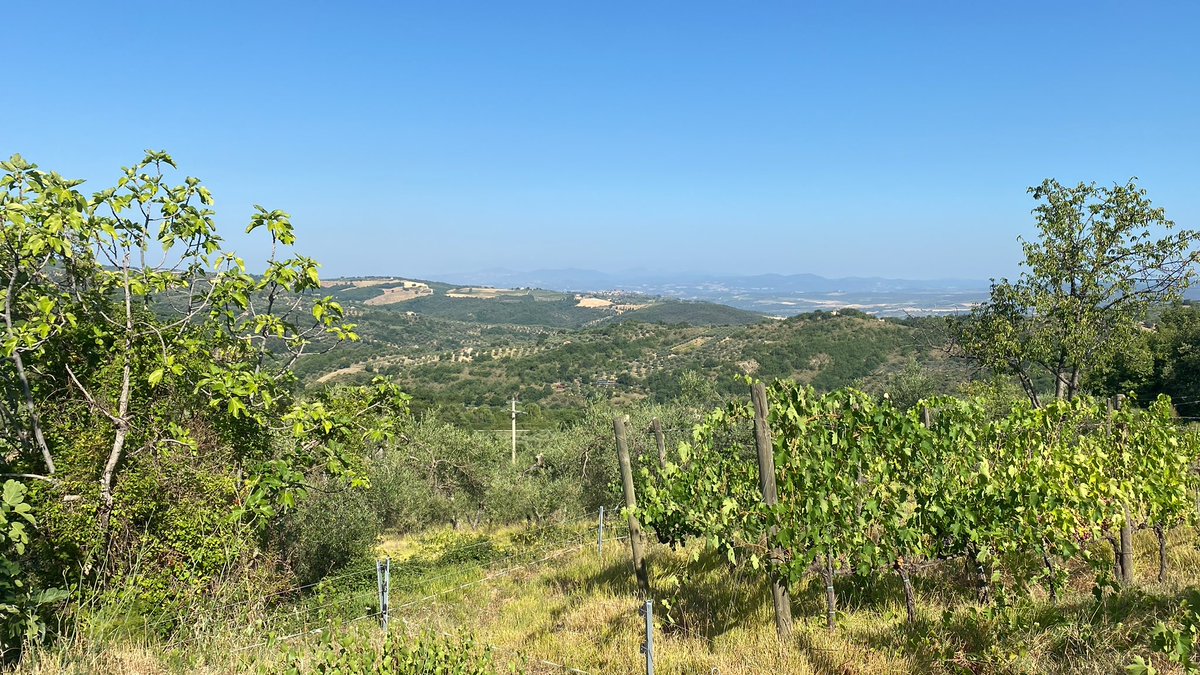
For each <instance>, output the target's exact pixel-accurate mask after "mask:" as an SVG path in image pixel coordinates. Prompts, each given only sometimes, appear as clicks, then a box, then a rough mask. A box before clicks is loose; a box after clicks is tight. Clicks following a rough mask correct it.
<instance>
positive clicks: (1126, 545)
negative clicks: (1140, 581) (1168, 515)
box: [1121, 506, 1134, 586]
mask: <svg viewBox="0 0 1200 675" xmlns="http://www.w3.org/2000/svg"><path fill="white" fill-rule="evenodd" d="M1121 508H1122V510H1124V512H1125V521H1124V522H1123V523H1121V583H1123V584H1125V585H1126V586H1132V585H1133V564H1134V563H1133V524H1132V523H1130V522H1129V508H1128V507H1125V506H1122V507H1121Z"/></svg>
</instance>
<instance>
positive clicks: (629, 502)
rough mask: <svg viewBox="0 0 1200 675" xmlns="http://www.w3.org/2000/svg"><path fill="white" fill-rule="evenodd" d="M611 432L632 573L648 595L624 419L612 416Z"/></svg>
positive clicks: (647, 581)
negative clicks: (626, 511) (626, 519)
mask: <svg viewBox="0 0 1200 675" xmlns="http://www.w3.org/2000/svg"><path fill="white" fill-rule="evenodd" d="M613 433H614V434H616V437H617V459H618V460H620V462H621V487H622V488H623V489H624V491H625V506H626V508H628V509H629V546H630V548H631V549H633V573H634V575H635V576H637V581H638V587H639V588H640V589H641V591H642V596H643V597H650V575H649V574H648V573H647V571H646V558H645V551H644V549H643V544H642V526H641V524H640V523H638V520H637V518H636V517H634V515H633V510H634V509H635V508H636V507H637V495H636V494H634V490H633V467H632V466H631V465H630V463H629V445H628V444H627V443H626V441H625V420H624V419H622V418H621V417H620V416H618V417H614V418H613Z"/></svg>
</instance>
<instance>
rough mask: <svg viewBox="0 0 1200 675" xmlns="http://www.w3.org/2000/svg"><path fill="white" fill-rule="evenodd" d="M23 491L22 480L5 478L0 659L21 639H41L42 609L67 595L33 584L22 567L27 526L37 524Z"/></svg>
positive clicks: (0, 515)
mask: <svg viewBox="0 0 1200 675" xmlns="http://www.w3.org/2000/svg"><path fill="white" fill-rule="evenodd" d="M25 494H26V489H25V486H24V485H22V484H21V483H18V482H17V481H15V480H7V481H5V482H4V492H3V495H2V501H0V660H7V659H8V657H9V656H11V655H12V654H14V653H16V652H17V651H18V650H20V648H21V646H22V643H25V642H35V641H37V640H40V639H41V637H42V635H43V634H44V632H45V629H46V624H45V622H44V620H43V618H42V612H43V609H44V608H45V606H47V605H50V604H53V603H55V602H58V601H59V600H62V599H64V598H65V597H66V595H67V594H66V592H65V591H62V590H61V589H57V588H45V589H38V588H35V582H34V577H33V575H32V574H30V572H29V570H26V569H24V568H23V567H22V564H21V562H20V557H21V556H22V555H24V553H25V548H26V546H28V545H29V528H32V527H34V526H36V525H37V521H36V520H34V517H33V513H32V509H31V508H30V506H29V504H28V503H26V501H25Z"/></svg>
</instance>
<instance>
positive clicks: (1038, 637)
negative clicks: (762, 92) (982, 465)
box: [22, 525, 1200, 675]
mask: <svg viewBox="0 0 1200 675" xmlns="http://www.w3.org/2000/svg"><path fill="white" fill-rule="evenodd" d="M587 528H588V526H586V525H583V526H580V528H579V529H578V530H577V531H576V532H575V533H574V534H570V533H561V532H560V533H558V534H556V537H557V538H556V539H554V540H552V541H542V542H539V543H537V544H535V545H533V548H531V549H529V548H528V547H530V544H529V543H528V542H527V541H525V540H524V536H523V535H522V533H521V531H520V530H517V529H509V530H504V531H500V532H491V533H465V534H464V533H456V534H447V533H445V532H444V531H443V532H441V533H432V534H426V535H423V536H420V537H417V536H413V537H388V538H387V539H386V540H385V541H384V542H383V544H382V546H381V555H386V556H389V557H391V558H392V560H393V561H395V562H396V563H397V564H398V563H399V562H400V561H403V560H411V559H413V558H414V557H422V556H423V557H424V559H432V558H430V557H429V554H430V552H431V551H432V552H435V553H438V552H441V551H444V550H446V549H447V548H452V547H454V546H455V543H454V542H455V538H456V537H458V538H460V539H461V538H462V537H471V536H475V537H478V536H480V535H484V534H486V536H487V537H488V538H489V542H490V543H489V546H490V547H491V550H492V553H491V554H490V555H491V558H489V559H487V560H484V561H478V560H466V561H457V562H453V563H445V565H444V566H442V567H438V568H431V569H429V570H427V572H426V574H427V577H426V578H428V579H429V580H430V581H429V582H428V583H427V582H426V581H425V580H423V579H425V578H422V579H415V580H414V579H413V578H409V577H405V578H404V580H403V581H394V582H393V584H394V585H393V588H392V607H393V608H394V609H393V617H394V618H393V627H394V630H402V631H407V632H410V633H412V634H414V635H415V634H418V633H421V632H423V631H427V630H434V631H444V632H448V633H457V632H460V631H462V630H468V631H471V632H472V633H474V635H475V636H476V637H477V638H478V639H479V640H480V641H482V642H486V643H489V644H491V645H493V646H494V648H495V649H496V653H497V654H498V656H500V657H501V660H502V661H507V660H509V659H512V660H517V661H519V662H522V663H524V664H525V666H526V668H527V669H528V671H529V672H532V673H559V672H564V671H563V669H562V668H561V667H560V666H568V667H572V668H576V669H579V670H581V671H584V672H588V673H638V672H642V670H643V667H644V665H643V664H644V656H643V655H642V654H641V653H640V651H639V647H640V645H641V643H642V638H643V630H644V627H643V623H642V619H641V618H640V616H639V614H638V608H639V607H640V605H641V600H640V598H639V594H638V592H637V588H636V586H635V585H634V581H633V575H632V570H631V565H630V561H629V552H628V548H627V547H626V546H625V545H624V544H625V542H619V541H614V542H611V543H606V546H605V555H604V557H603V559H601V558H600V557H599V556H598V555H597V553H596V551H595V546H594V543H591V542H590V531H589V530H588V529H587ZM1197 541H1198V539H1197V534H1196V533H1195V532H1194V531H1192V530H1191V529H1190V528H1180V529H1178V530H1176V531H1175V532H1173V533H1172V536H1171V541H1170V549H1169V553H1170V560H1171V568H1170V573H1169V575H1168V578H1167V580H1166V582H1165V583H1159V582H1157V581H1156V580H1155V579H1154V577H1155V575H1156V572H1157V566H1158V563H1157V547H1156V544H1155V540H1154V538H1153V536H1152V535H1151V534H1150V533H1139V538H1138V560H1137V571H1138V585H1137V587H1136V588H1134V589H1130V590H1127V591H1123V592H1121V593H1118V594H1111V593H1110V594H1108V595H1107V597H1106V598H1105V599H1104V600H1103V601H1100V602H1097V601H1096V600H1095V598H1094V597H1093V595H1092V578H1091V576H1090V574H1089V573H1087V572H1086V571H1083V570H1081V571H1080V572H1079V573H1078V574H1076V575H1075V576H1074V577H1073V580H1072V585H1071V588H1070V589H1068V590H1067V591H1066V592H1065V593H1064V594H1063V595H1064V597H1063V598H1062V599H1061V600H1060V602H1059V603H1058V604H1051V603H1049V601H1048V600H1046V598H1045V597H1044V596H1045V594H1044V593H1042V592H1041V591H1040V590H1039V589H1035V590H1034V593H1033V597H1032V598H1030V599H1027V600H1022V601H1019V602H1014V604H1012V605H1011V606H1009V607H1008V608H1007V609H1002V610H996V609H994V608H993V607H991V606H984V605H980V604H978V603H976V602H975V601H974V598H973V593H972V592H971V591H969V590H968V589H967V588H966V584H965V580H964V578H963V577H962V571H961V564H960V563H959V562H958V561H950V562H947V563H945V564H944V565H942V566H941V567H939V568H935V569H932V570H928V571H926V572H924V573H922V574H920V575H918V576H917V577H916V578H915V580H914V582H915V584H916V586H917V591H918V597H919V599H920V603H919V607H918V614H919V616H918V620H917V622H916V623H915V624H913V625H909V624H908V623H907V622H906V620H905V612H904V608H903V604H902V596H901V593H900V587H899V584H898V582H897V581H896V580H895V579H894V578H893V577H892V576H890V575H883V576H880V577H878V578H873V579H868V580H853V579H850V578H845V579H839V580H838V581H837V583H836V586H837V590H838V594H839V599H840V603H841V605H840V609H841V612H840V613H839V615H838V627H837V629H836V630H835V631H833V632H830V631H828V630H826V629H825V626H824V618H823V598H824V593H823V589H822V588H821V584H820V583H819V582H817V581H807V582H805V583H801V584H799V585H798V586H797V587H796V588H794V589H793V592H792V604H793V611H794V615H795V617H796V622H795V634H794V636H793V638H792V640H790V641H789V642H787V643H786V644H782V645H781V644H780V642H779V641H778V639H777V638H776V635H775V628H774V623H773V619H772V616H773V615H772V611H771V606H770V600H769V595H768V593H767V589H766V586H765V583H764V581H763V579H762V576H761V574H760V573H756V572H752V571H739V570H737V569H734V568H732V567H730V566H729V565H728V564H727V563H726V562H725V561H724V560H723V559H720V558H717V557H715V556H713V555H709V554H707V553H702V554H701V555H699V556H698V557H697V558H695V559H694V558H693V553H694V551H688V550H683V551H672V550H670V549H669V548H667V547H664V546H659V545H652V546H651V547H650V552H651V553H650V560H649V562H650V567H651V570H652V577H653V585H654V589H655V595H656V605H655V617H656V622H655V652H656V672H657V673H659V674H660V675H670V674H684V673H714V672H716V673H721V674H722V675H732V674H749V673H848V674H849V673H856V674H857V673H908V672H911V673H927V672H932V673H1010V672H1012V673H1054V672H1060V673H1116V672H1121V670H1122V668H1123V666H1124V665H1125V664H1126V663H1128V662H1130V661H1131V660H1132V658H1133V656H1134V655H1135V654H1140V655H1142V656H1150V649H1149V647H1148V646H1147V645H1148V642H1149V639H1150V634H1151V633H1152V632H1153V629H1154V625H1155V624H1156V623H1157V622H1158V621H1161V620H1165V619H1167V618H1168V617H1170V616H1171V614H1172V613H1173V612H1174V610H1175V608H1176V607H1177V606H1178V604H1179V602H1180V600H1181V599H1183V598H1185V597H1193V598H1194V596H1195V592H1194V590H1193V589H1196V588H1197V586H1198V584H1200V551H1198V549H1197V545H1196V544H1197ZM567 543H571V544H574V545H575V546H576V547H577V548H575V549H571V550H566V549H568V547H567ZM522 547H526V549H527V550H529V551H530V554H529V555H524V553H523V551H524V550H526V549H523V548H522ZM547 553H548V554H558V555H557V557H553V558H551V559H549V560H542V561H540V562H533V564H527V563H530V562H531V561H536V560H540V558H541V557H543V556H544V554H547ZM506 556H515V557H506ZM435 557H436V556H435ZM500 572H503V573H500ZM368 595H369V592H368ZM241 629H242V627H241V626H233V625H231V626H229V635H228V636H226V637H220V636H217V637H214V638H213V639H210V640H207V641H204V642H202V643H197V644H195V645H193V646H191V647H188V648H186V649H181V650H167V649H164V648H163V647H162V646H161V644H156V643H153V642H150V643H145V642H143V643H138V642H136V641H124V642H121V641H112V642H109V643H106V644H103V645H88V644H83V643H80V644H74V645H60V646H59V647H57V648H55V649H52V650H45V651H41V652H38V653H37V654H35V655H34V657H33V658H32V659H30V660H27V661H26V663H25V664H23V666H22V669H23V671H24V672H29V673H36V674H51V673H90V672H116V673H167V672H170V673H179V672H200V673H234V672H247V671H253V670H258V671H259V672H270V670H271V668H272V664H273V663H277V662H278V661H279V659H280V654H281V650H282V649H283V647H282V646H280V645H268V646H265V647H262V648H256V649H254V650H249V651H247V652H244V653H237V654H234V653H232V652H233V649H235V648H236V647H237V646H240V645H243V644H245V637H244V636H242V637H238V635H237V633H238V631H239V630H241ZM340 630H353V631H357V632H360V633H362V634H363V636H364V637H365V638H367V639H375V638H377V637H378V632H379V631H378V628H377V627H376V626H375V625H374V624H373V623H372V622H371V621H365V622H359V623H356V624H355V625H353V626H350V627H346V628H343V629H340ZM307 640H308V642H310V643H311V639H307ZM305 642H306V640H304V639H302V640H295V641H291V642H289V643H288V646H290V647H292V648H295V647H296V646H297V645H299V646H301V647H303V645H304V644H305ZM1154 662H1155V665H1156V667H1158V668H1159V671H1160V672H1164V673H1170V672H1179V671H1178V670H1172V668H1171V666H1170V664H1167V663H1165V662H1163V661H1162V660H1161V659H1158V658H1157V657H1155V659H1154Z"/></svg>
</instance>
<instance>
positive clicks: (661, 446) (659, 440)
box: [650, 417, 667, 469]
mask: <svg viewBox="0 0 1200 675" xmlns="http://www.w3.org/2000/svg"><path fill="white" fill-rule="evenodd" d="M650 428H651V429H653V430H654V442H655V443H656V444H658V468H660V469H665V468H667V442H666V439H664V438H663V430H662V422H659V421H658V418H657V417H655V418H654V419H653V420H651V421H650Z"/></svg>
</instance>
